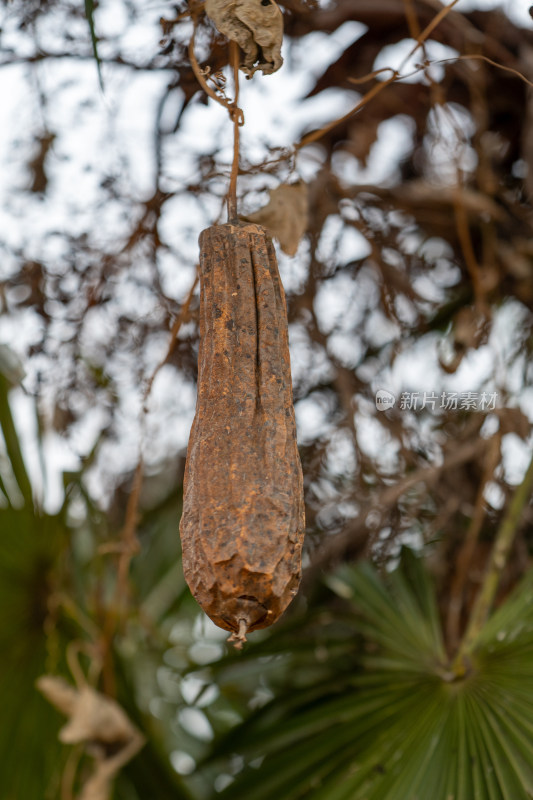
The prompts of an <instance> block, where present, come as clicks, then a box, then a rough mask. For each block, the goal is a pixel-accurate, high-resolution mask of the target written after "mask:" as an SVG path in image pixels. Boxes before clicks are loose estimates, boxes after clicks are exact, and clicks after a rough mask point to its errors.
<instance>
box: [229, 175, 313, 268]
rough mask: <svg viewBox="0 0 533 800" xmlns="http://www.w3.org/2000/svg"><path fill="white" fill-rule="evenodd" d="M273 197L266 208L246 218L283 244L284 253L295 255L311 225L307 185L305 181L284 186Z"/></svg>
mask: <svg viewBox="0 0 533 800" xmlns="http://www.w3.org/2000/svg"><path fill="white" fill-rule="evenodd" d="M269 194H270V200H269V202H268V203H267V205H266V206H264V207H263V208H260V209H259V211H255V212H254V213H253V214H248V216H246V217H243V219H244V220H246V221H247V222H256V223H257V224H258V225H262V226H263V227H264V228H266V229H267V230H268V232H269V233H270V235H271V236H273V237H275V238H276V239H277V240H278V241H279V243H280V246H281V249H282V250H283V252H284V253H287V255H289V256H293V255H295V253H296V251H297V250H298V245H299V243H300V240H301V239H302V237H303V235H304V234H305V232H306V230H307V225H308V222H309V198H308V191H307V185H306V184H305V183H304V182H303V181H299V182H298V183H293V184H291V185H288V184H282V186H278V187H277V188H276V189H272V190H271V191H270V192H269Z"/></svg>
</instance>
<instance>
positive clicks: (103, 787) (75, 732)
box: [36, 675, 144, 800]
mask: <svg viewBox="0 0 533 800" xmlns="http://www.w3.org/2000/svg"><path fill="white" fill-rule="evenodd" d="M36 685H37V688H38V689H39V691H40V692H41V693H42V694H43V695H44V696H45V697H46V699H47V700H48V701H49V702H50V703H51V704H52V705H54V706H55V707H56V708H57V709H58V710H59V711H61V712H62V713H63V714H65V715H66V716H67V717H68V718H69V720H68V722H67V724H66V725H64V726H63V727H62V728H61V730H60V731H59V740H60V741H61V742H63V743H64V744H84V745H85V747H86V750H87V752H88V754H89V755H91V756H92V757H93V758H94V770H93V773H92V774H91V775H90V777H89V778H88V779H87V780H86V782H85V784H84V786H83V789H82V792H81V794H80V796H79V800H109V797H110V796H111V787H112V781H113V779H114V777H115V776H116V774H117V772H118V771H119V770H120V769H121V768H122V767H123V766H124V764H126V763H127V762H128V761H130V760H131V759H132V758H133V756H134V755H136V753H137V752H138V751H139V750H140V749H141V747H142V746H143V744H144V737H143V735H142V734H141V733H140V731H139V730H138V729H137V728H136V727H135V726H134V725H133V723H132V722H131V721H130V719H129V718H128V716H127V715H126V713H125V712H124V711H123V709H122V708H121V707H120V706H119V705H118V703H117V702H116V701H115V700H113V699H112V698H110V697H107V696H106V695H104V694H101V693H100V692H97V691H96V690H95V689H93V688H92V687H91V686H87V685H83V686H81V687H80V688H79V689H78V688H75V687H74V686H72V685H71V684H69V683H68V682H67V681H65V680H63V678H59V677H57V676H54V675H42V676H41V677H40V678H39V679H38V680H37V684H36Z"/></svg>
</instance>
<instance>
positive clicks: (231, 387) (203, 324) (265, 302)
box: [180, 223, 305, 638]
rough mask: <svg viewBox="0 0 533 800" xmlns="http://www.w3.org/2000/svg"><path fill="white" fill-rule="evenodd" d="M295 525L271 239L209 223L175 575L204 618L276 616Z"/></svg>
mask: <svg viewBox="0 0 533 800" xmlns="http://www.w3.org/2000/svg"><path fill="white" fill-rule="evenodd" d="M304 525H305V523H304V501H303V479H302V469H301V464H300V458H299V455H298V448H297V444H296V425H295V419H294V408H293V402H292V383H291V372H290V360H289V342H288V331H287V312H286V306H285V295H284V292H283V286H282V284H281V280H280V277H279V272H278V265H277V262H276V256H275V252H274V249H273V246H272V241H271V239H270V238H269V236H268V234H267V233H266V231H265V229H264V228H262V227H261V226H260V225H255V224H244V223H242V224H237V223H236V224H230V223H228V224H226V225H216V226H213V227H211V228H208V229H207V230H205V231H203V232H202V234H201V235H200V349H199V356H198V398H197V403H196V414H195V418H194V422H193V425H192V429H191V435H190V439H189V447H188V452H187V463H186V467H185V483H184V502H183V514H182V518H181V523H180V532H181V539H182V546H183V568H184V573H185V577H186V580H187V583H188V584H189V587H190V589H191V591H192V593H193V595H194V597H195V598H196V600H197V601H198V603H199V604H200V605H201V606H202V608H203V609H204V611H205V612H206V614H208V615H209V617H211V619H212V620H213V622H215V623H216V624H217V625H219V626H220V627H221V628H225V629H226V630H229V631H233V632H234V633H236V632H238V631H239V630H241V632H242V630H243V629H244V632H245V631H246V630H248V631H251V630H255V629H257V628H265V627H267V626H268V625H271V624H272V623H273V622H274V621H275V620H276V619H277V618H278V617H279V616H280V614H282V612H283V611H284V610H285V608H286V607H287V606H288V604H289V603H290V601H291V600H292V598H293V597H294V595H295V594H296V591H297V588H298V584H299V582H300V574H301V551H302V544H303V537H304ZM241 638H242V637H241Z"/></svg>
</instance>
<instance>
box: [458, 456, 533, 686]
mask: <svg viewBox="0 0 533 800" xmlns="http://www.w3.org/2000/svg"><path fill="white" fill-rule="evenodd" d="M532 490H533V457H532V458H531V461H530V464H529V467H528V468H527V471H526V474H525V475H524V478H523V480H522V483H521V484H520V486H519V487H518V488H517V490H516V491H515V493H514V495H513V499H512V500H511V502H510V504H509V507H508V510H507V513H506V514H505V516H504V518H503V521H502V523H501V525H500V527H499V529H498V532H497V534H496V539H495V541H494V546H493V548H492V553H491V556H490V560H489V563H488V566H487V570H486V572H485V577H484V579H483V584H482V586H481V589H480V591H479V594H478V596H477V599H476V602H475V604H474V607H473V609H472V613H471V615H470V621H469V623H468V627H467V629H466V633H465V635H464V637H463V641H462V642H461V645H460V647H459V651H458V653H457V656H456V658H455V662H454V672H455V673H456V674H457V675H464V674H465V672H466V671H467V669H468V663H469V660H470V656H471V654H472V652H473V650H474V649H475V646H476V642H477V638H478V636H479V634H480V632H481V630H482V628H483V625H484V624H485V622H486V620H487V618H488V616H489V613H490V610H491V608H492V605H493V603H494V598H495V597H496V592H497V590H498V584H499V582H500V578H501V575H502V572H503V570H504V569H505V565H506V564H507V559H508V558H509V553H510V551H511V546H512V544H513V541H514V538H515V534H516V531H517V529H518V526H519V524H520V520H521V517H522V512H523V510H524V507H525V506H526V504H527V502H528V501H529V498H530V496H531V492H532Z"/></svg>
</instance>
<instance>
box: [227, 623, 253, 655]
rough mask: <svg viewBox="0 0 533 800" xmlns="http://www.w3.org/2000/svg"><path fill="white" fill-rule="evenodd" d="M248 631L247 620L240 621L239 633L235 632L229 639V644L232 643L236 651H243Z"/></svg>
mask: <svg viewBox="0 0 533 800" xmlns="http://www.w3.org/2000/svg"><path fill="white" fill-rule="evenodd" d="M247 630H248V622H247V620H245V619H240V620H239V630H238V631H237V633H235V632H233V633H232V634H231V636H229V637H228V640H227V641H228V642H231V643H232V645H233V646H234V648H235V649H236V650H242V646H243V644H244V642H245V641H246V632H247Z"/></svg>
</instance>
